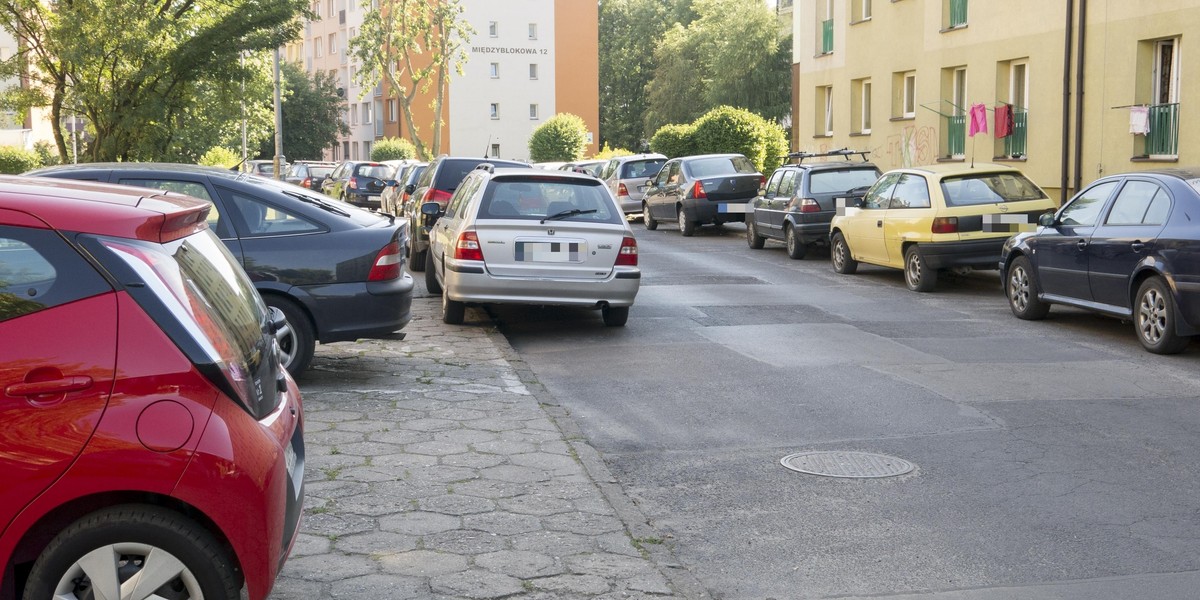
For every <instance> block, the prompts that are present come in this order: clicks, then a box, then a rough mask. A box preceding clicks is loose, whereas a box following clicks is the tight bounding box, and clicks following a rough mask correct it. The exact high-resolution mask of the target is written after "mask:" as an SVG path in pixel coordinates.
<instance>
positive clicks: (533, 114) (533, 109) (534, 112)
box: [529, 104, 538, 120]
mask: <svg viewBox="0 0 1200 600" xmlns="http://www.w3.org/2000/svg"><path fill="white" fill-rule="evenodd" d="M529 118H530V119H533V120H537V118H538V105H536V104H530V105H529Z"/></svg>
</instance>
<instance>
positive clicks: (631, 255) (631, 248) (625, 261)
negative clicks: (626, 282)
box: [616, 237, 638, 267]
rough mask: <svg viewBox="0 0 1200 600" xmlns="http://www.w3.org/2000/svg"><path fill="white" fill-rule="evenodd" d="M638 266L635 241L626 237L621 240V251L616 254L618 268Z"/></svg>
mask: <svg viewBox="0 0 1200 600" xmlns="http://www.w3.org/2000/svg"><path fill="white" fill-rule="evenodd" d="M637 264H638V249H637V240H635V239H633V238H631V237H627V238H625V239H623V240H621V250H620V251H619V252H617V263H616V266H618V267H636V266H637Z"/></svg>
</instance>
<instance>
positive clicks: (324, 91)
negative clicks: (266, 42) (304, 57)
mask: <svg viewBox="0 0 1200 600" xmlns="http://www.w3.org/2000/svg"><path fill="white" fill-rule="evenodd" d="M281 75H282V77H281V79H282V84H283V98H282V100H281V102H280V111H281V114H280V118H281V120H282V121H283V153H284V154H285V155H286V156H287V158H288V160H321V158H322V153H323V151H324V150H325V149H326V148H328V147H330V146H333V145H334V144H336V143H337V139H338V136H339V135H346V134H348V133H350V128H349V127H347V126H346V124H345V123H344V122H342V99H341V97H340V96H338V94H337V83H336V82H335V81H334V79H333V78H332V77H330V76H329V75H328V74H327V73H325V72H323V71H317V72H316V73H314V74H313V75H312V76H309V74H308V73H305V72H304V70H303V69H301V68H300V67H298V66H296V65H293V64H291V63H284V64H283V65H282V69H281ZM268 97H269V96H268ZM265 106H266V108H268V109H271V112H273V108H272V107H271V106H270V105H269V104H267V105H265ZM271 129H272V130H273V129H274V126H273V125H272V127H271ZM258 155H259V156H264V157H274V156H275V138H274V137H272V136H270V135H268V136H265V137H264V138H263V142H262V145H261V147H260V148H259V153H258Z"/></svg>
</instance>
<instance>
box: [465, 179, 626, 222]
mask: <svg viewBox="0 0 1200 600" xmlns="http://www.w3.org/2000/svg"><path fill="white" fill-rule="evenodd" d="M573 211H578V212H573ZM572 213H573V214H572ZM547 217H556V218H555V220H556V221H572V222H592V223H621V222H622V221H623V220H624V218H625V215H624V213H623V212H621V211H620V210H619V209H617V206H616V204H614V203H613V201H612V197H611V196H610V195H609V193H608V189H607V188H605V187H604V185H603V184H602V183H600V181H598V180H590V181H589V180H582V179H566V178H562V177H537V176H529V177H505V178H503V179H500V178H497V179H493V180H492V181H491V182H489V183H488V186H487V189H485V190H484V193H483V200H482V201H481V202H480V204H479V218H480V219H520V220H531V221H541V220H542V219H545V218H547Z"/></svg>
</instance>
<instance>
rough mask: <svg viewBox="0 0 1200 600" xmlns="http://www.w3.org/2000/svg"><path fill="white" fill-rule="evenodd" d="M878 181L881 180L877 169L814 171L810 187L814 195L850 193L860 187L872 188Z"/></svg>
mask: <svg viewBox="0 0 1200 600" xmlns="http://www.w3.org/2000/svg"><path fill="white" fill-rule="evenodd" d="M876 179H879V172H878V171H876V170H875V169H853V170H848V171H813V172H812V174H811V175H809V182H808V187H809V189H810V191H811V192H812V193H814V194H829V193H836V192H848V191H850V190H852V189H854V188H858V187H864V186H865V187H871V185H872V184H874V183H875V180H876Z"/></svg>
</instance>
